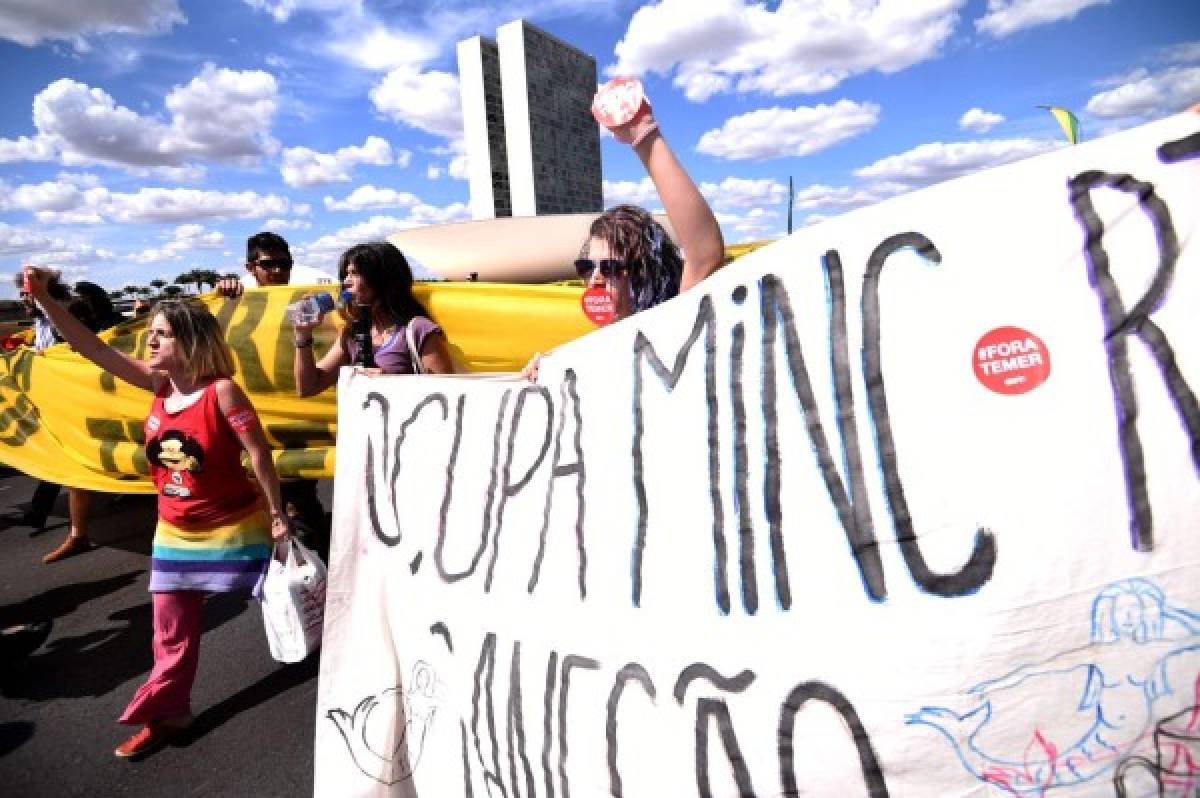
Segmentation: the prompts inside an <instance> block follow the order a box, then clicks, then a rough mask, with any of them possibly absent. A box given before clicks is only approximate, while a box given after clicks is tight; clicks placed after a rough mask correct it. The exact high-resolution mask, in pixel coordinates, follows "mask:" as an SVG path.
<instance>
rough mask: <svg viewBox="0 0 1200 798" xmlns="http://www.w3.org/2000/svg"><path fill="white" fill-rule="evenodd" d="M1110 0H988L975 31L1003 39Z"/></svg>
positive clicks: (1070, 16)
mask: <svg viewBox="0 0 1200 798" xmlns="http://www.w3.org/2000/svg"><path fill="white" fill-rule="evenodd" d="M1108 2H1109V0H988V4H987V14H985V15H984V16H982V17H980V18H979V19H977V20H975V30H977V31H979V32H980V33H986V34H987V35H989V36H992V37H994V38H997V39H1002V38H1004V37H1005V36H1009V35H1011V34H1013V33H1016V32H1017V31H1019V30H1025V29H1026V28H1036V27H1038V26H1039V25H1049V24H1050V23H1052V22H1058V21H1059V20H1063V19H1071V18H1072V17H1074V16H1075V15H1076V14H1078V13H1079V12H1080V11H1083V10H1084V9H1085V8H1090V7H1091V6H1098V5H1105V4H1107V3H1108Z"/></svg>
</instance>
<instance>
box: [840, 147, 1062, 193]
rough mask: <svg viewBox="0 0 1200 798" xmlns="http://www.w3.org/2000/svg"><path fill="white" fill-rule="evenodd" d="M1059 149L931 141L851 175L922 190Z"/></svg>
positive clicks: (890, 156)
mask: <svg viewBox="0 0 1200 798" xmlns="http://www.w3.org/2000/svg"><path fill="white" fill-rule="evenodd" d="M1059 146H1062V145H1061V144H1059V143H1058V142H1054V141H1043V140H1037V139H992V140H986V141H958V142H951V143H949V144H946V143H943V142H940V141H934V142H931V143H929V144H922V145H921V146H919V147H915V148H913V149H911V150H909V151H908V152H904V153H900V154H899V155H889V156H888V157H886V158H882V159H880V160H878V161H876V162H875V163H873V164H871V165H870V166H865V167H863V168H862V169H858V170H856V171H855V172H854V174H856V175H857V176H858V177H861V178H864V179H867V180H883V181H891V182H894V183H899V184H903V185H906V186H924V185H930V184H933V183H940V182H941V181H943V180H949V179H950V178H953V177H960V176H962V175H966V174H970V173H972V172H978V171H980V170H981V169H988V168H990V167H993V166H999V165H1001V164H1006V163H1011V162H1012V161H1019V160H1021V159H1023V158H1028V157H1030V156H1033V155H1040V154H1042V153H1044V152H1049V151H1050V150H1053V149H1056V148H1058V147H1059Z"/></svg>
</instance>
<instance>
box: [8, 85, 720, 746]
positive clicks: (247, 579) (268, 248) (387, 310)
mask: <svg viewBox="0 0 1200 798" xmlns="http://www.w3.org/2000/svg"><path fill="white" fill-rule="evenodd" d="M594 112H595V113H596V116H597V119H598V120H599V121H600V122H601V123H603V124H605V126H606V127H608V128H609V129H610V130H611V132H612V133H613V135H614V136H615V137H616V138H617V140H619V141H621V142H624V143H627V144H629V145H630V146H631V147H632V149H633V150H634V152H635V153H636V155H637V157H638V159H639V160H640V161H641V162H642V164H643V165H644V167H645V169H646V171H647V173H648V174H649V176H650V178H651V180H652V181H653V183H654V185H655V187H656V189H657V191H658V196H659V199H660V200H661V202H662V205H663V208H664V209H665V211H666V214H667V217H668V219H669V221H670V222H671V225H672V227H673V228H674V231H675V235H676V238H675V240H672V238H671V237H670V236H669V235H667V232H666V230H665V229H664V228H663V226H662V225H660V224H659V222H658V221H656V220H655V219H654V217H653V216H652V215H651V214H649V213H648V212H646V211H645V210H643V209H641V208H638V207H634V206H629V205H622V206H618V207H615V208H612V209H610V210H608V211H606V212H604V213H602V214H600V215H599V216H598V217H597V219H596V220H595V222H594V223H593V224H592V226H591V228H590V230H589V235H588V238H587V240H586V241H584V242H582V247H581V250H580V253H579V257H578V259H577V260H576V261H575V268H576V270H577V273H578V275H579V277H580V278H581V279H582V280H583V281H584V282H585V284H587V285H588V286H589V288H591V289H593V290H599V291H602V292H604V293H606V294H607V295H608V297H609V298H610V299H611V301H612V306H613V308H614V309H615V317H616V319H618V320H619V319H621V318H625V317H627V316H630V315H632V314H634V313H637V312H639V311H641V310H645V309H647V308H650V307H653V306H654V305H656V304H658V303H660V302H663V301H665V300H667V299H670V298H671V297H673V296H675V295H676V294H678V293H679V292H680V291H682V290H687V289H689V288H691V287H692V286H694V285H696V284H697V283H698V282H700V281H701V280H703V279H704V278H705V277H707V276H708V275H710V274H712V272H714V271H715V270H716V269H717V268H718V267H719V266H720V265H721V263H722V262H723V258H724V243H723V241H722V238H721V232H720V228H719V227H718V225H717V221H716V219H715V217H714V215H713V213H712V210H711V209H710V208H709V206H708V203H707V202H706V201H705V200H704V198H703V197H702V195H701V194H700V192H699V190H698V189H697V187H696V185H695V183H694V182H693V181H692V180H691V178H690V177H689V176H688V174H687V172H686V171H685V170H684V169H683V167H682V166H681V165H680V163H679V161H678V160H677V159H676V157H675V155H674V153H673V152H672V150H671V148H670V147H669V146H668V144H667V141H666V139H665V137H664V136H663V134H662V132H661V131H660V130H659V127H658V124H657V122H656V120H655V118H654V115H653V114H652V112H651V111H650V108H649V105H648V104H642V105H641V107H640V110H639V111H638V113H637V114H636V115H634V116H633V117H632V118H617V117H615V116H613V115H611V114H605V113H603V112H602V109H601V111H596V109H595V108H594ZM293 265H294V263H293V258H292V255H291V251H290V248H289V246H288V243H287V241H285V240H284V239H283V238H282V237H280V236H278V235H276V234H274V233H270V232H262V233H258V234H256V235H254V236H252V237H251V238H250V239H249V240H248V242H247V247H246V260H245V270H246V272H247V277H248V280H247V281H246V284H244V283H243V280H242V279H239V278H238V277H236V276H230V277H227V278H224V279H222V280H220V281H219V282H218V283H217V285H216V291H217V293H218V294H219V295H221V296H223V297H225V298H227V299H228V300H236V299H237V298H238V297H240V296H241V295H242V293H243V291H244V289H245V287H246V285H249V286H250V287H269V286H279V285H288V284H289V283H290V282H291V274H292V269H293ZM337 270H338V279H339V281H340V284H341V287H342V288H343V289H344V291H345V292H346V301H345V302H344V303H343V305H342V307H341V308H340V309H339V310H338V311H337V312H338V313H339V314H340V315H341V317H342V321H343V322H344V324H343V326H342V331H341V332H340V333H339V334H338V335H337V336H336V337H335V338H334V340H333V342H332V345H331V346H329V348H328V349H327V350H326V351H325V352H324V353H323V354H322V355H321V356H320V357H317V355H316V354H315V353H314V351H313V346H314V337H313V331H314V329H315V327H316V326H317V325H318V324H320V323H321V318H320V316H318V317H317V318H316V319H311V320H297V321H296V323H295V324H294V326H293V328H292V329H293V334H294V338H293V340H292V343H293V345H294V374H295V385H296V392H297V394H298V395H299V396H302V397H303V396H312V395H314V394H317V393H320V392H322V391H325V390H327V389H329V388H330V387H332V386H333V385H334V384H335V383H336V381H337V378H338V373H339V371H340V370H341V369H342V368H343V367H345V366H347V365H348V364H352V363H360V362H361V357H360V355H361V353H362V349H363V348H364V346H366V345H367V344H366V336H369V341H370V348H371V350H372V352H373V360H374V363H373V366H374V368H373V370H374V371H377V372H382V373H387V374H445V373H451V372H453V371H454V370H455V365H454V361H453V358H452V356H451V347H450V342H449V341H448V340H447V337H446V333H445V331H444V330H443V329H442V328H441V326H440V325H439V324H438V323H437V321H436V320H435V319H434V318H433V317H432V316H431V314H430V313H429V312H428V310H427V309H426V308H425V307H423V306H422V304H421V303H420V302H419V301H418V300H417V299H416V297H415V296H414V295H413V290H412V289H413V274H412V270H411V268H410V266H409V264H408V261H407V260H406V258H405V256H404V254H403V253H402V252H400V250H398V249H397V248H396V247H395V246H393V245H392V244H390V243H387V242H368V243H364V244H360V245H357V246H354V247H351V248H350V249H348V250H347V251H346V252H345V253H344V254H343V255H342V256H341V258H340V259H339V262H338V264H337ZM251 281H252V282H251ZM17 283H18V286H19V287H20V289H21V297H22V300H23V301H24V302H25V303H26V307H27V309H28V312H29V313H30V314H31V315H32V316H33V323H34V331H35V344H34V346H35V348H36V349H38V350H39V351H41V350H43V349H45V348H46V347H48V346H51V345H52V344H54V343H56V342H58V341H60V340H61V341H64V342H65V343H67V344H69V345H70V346H71V347H73V348H74V350H75V351H76V352H78V353H79V354H80V355H82V356H84V357H86V358H88V359H89V360H91V361H93V362H94V363H95V364H96V365H97V366H99V367H100V368H101V369H104V370H105V371H107V372H108V373H110V374H112V375H114V376H115V377H117V378H119V379H121V380H123V381H125V382H127V383H129V384H131V385H133V386H135V387H138V388H142V389H144V390H146V391H147V392H148V393H149V394H150V409H149V413H148V415H147V417H146V421H145V428H144V436H145V445H146V458H147V461H148V463H149V464H150V476H151V478H152V480H153V482H154V484H155V487H156V492H157V494H158V499H157V500H158V510H159V512H158V522H157V526H156V529H155V532H154V540H153V546H152V557H151V565H150V578H149V590H150V592H151V594H152V607H153V640H152V643H151V649H152V654H153V667H152V669H151V671H150V672H149V674H148V676H147V680H146V682H145V684H144V685H143V686H142V687H141V688H140V689H139V690H138V691H137V692H136V693H135V695H134V696H133V698H132V700H131V702H130V704H129V706H128V708H127V709H126V710H125V712H124V713H123V714H122V716H121V717H120V719H119V721H120V722H121V723H125V724H130V725H133V726H135V727H137V730H136V731H135V732H134V733H133V734H132V736H130V737H129V738H128V739H126V740H125V741H124V742H122V743H121V744H120V745H118V746H117V747H116V749H115V751H114V753H115V754H116V756H118V757H124V758H139V757H142V756H145V755H147V754H149V753H151V752H152V751H154V750H156V749H157V748H159V747H161V746H162V745H163V744H164V743H165V742H167V741H169V740H170V739H172V738H173V737H174V736H176V735H177V734H179V733H180V732H181V731H182V730H184V729H186V728H187V727H188V725H189V724H190V723H191V721H192V718H193V708H192V705H191V691H192V684H193V681H194V679H195V676H196V668H197V662H198V657H199V650H200V637H201V634H200V633H201V628H202V624H201V613H202V606H203V597H204V595H205V594H207V593H213V592H228V591H238V592H242V593H253V592H254V591H255V590H256V588H257V587H258V586H259V583H260V581H261V579H262V576H263V573H264V571H265V568H266V564H267V563H268V561H269V558H270V557H271V556H272V555H271V552H272V547H273V544H274V543H275V542H279V541H282V540H285V539H286V538H287V537H288V536H289V535H291V534H296V535H297V536H304V537H307V538H309V539H310V541H312V542H315V543H316V545H315V548H317V549H318V551H320V552H322V553H327V552H328V540H327V537H324V539H322V536H327V534H328V521H327V516H326V513H325V510H324V508H323V507H322V506H321V503H320V501H319V499H318V498H317V491H316V482H315V481H314V480H306V479H289V480H283V481H282V482H281V480H280V479H279V477H278V475H277V473H276V471H275V467H274V465H273V463H272V459H271V456H270V451H269V444H268V442H267V440H266V437H265V434H264V432H263V429H262V426H261V424H260V423H259V420H258V415H257V413H256V411H255V409H254V407H253V405H252V404H251V402H250V400H249V398H248V397H247V396H246V394H245V393H244V391H243V390H242V388H241V387H239V386H238V384H237V383H236V382H234V381H233V379H232V377H233V376H234V363H233V359H232V357H231V355H230V350H229V347H228V344H227V343H226V341H225V339H224V337H223V334H222V331H221V328H220V326H219V324H218V323H217V321H216V319H215V318H214V317H213V316H212V314H211V313H210V312H209V311H208V310H206V309H205V308H204V306H203V305H202V304H200V303H195V302H189V301H173V300H172V301H162V302H159V303H158V304H157V305H156V306H155V307H154V308H153V309H150V310H148V311H147V315H148V318H149V322H148V329H147V346H146V355H145V358H144V359H137V358H134V357H131V356H129V355H127V354H125V353H123V352H121V351H118V350H117V349H115V348H113V347H112V346H111V345H109V344H107V343H106V342H105V341H104V339H102V338H100V337H98V336H97V335H96V333H97V332H98V331H101V330H103V329H105V328H106V327H108V326H110V325H112V324H113V323H115V322H116V321H117V320H118V317H117V316H116V315H115V314H114V313H113V310H112V306H111V304H110V303H108V301H107V296H106V295H105V293H104V291H103V289H100V288H99V287H98V286H94V285H91V284H85V283H80V284H77V285H76V286H75V291H74V293H72V292H71V291H70V290H69V289H68V288H67V287H66V286H65V285H64V284H63V283H62V282H61V281H60V280H59V279H58V276H57V274H56V273H55V272H54V271H53V270H51V269H47V268H42V267H38V266H33V265H27V266H25V267H24V268H23V270H22V272H21V273H20V274H18V275H17ZM351 330H354V331H355V332H356V333H357V334H356V335H352V334H351ZM541 358H542V355H540V354H539V355H536V356H535V357H534V358H533V359H532V360H531V361H530V363H529V364H528V366H526V368H525V369H524V371H523V375H524V376H525V377H526V378H527V379H531V380H536V379H537V377H538V366H539V363H540V361H541ZM243 452H244V453H246V454H247V455H248V458H249V463H250V467H251V470H252V472H253V479H251V478H250V476H249V475H247V473H246V471H245V469H244V467H243V466H242V463H241V459H240V457H241V455H242V453H243ZM201 463H202V464H203V467H200V466H201ZM69 490H70V501H69V511H70V526H69V531H68V534H67V537H66V539H65V540H64V542H63V543H62V544H61V545H60V546H59V547H58V548H56V549H55V550H54V551H52V552H50V553H49V554H47V556H46V558H45V561H46V562H47V563H51V562H55V561H57V560H60V559H62V558H64V557H67V556H71V555H74V554H78V553H80V552H83V551H86V550H87V549H88V548H89V547H90V546H91V543H90V541H89V539H88V535H87V526H86V522H87V515H88V509H89V504H90V494H88V493H87V492H86V491H82V490H76V489H74V488H72V489H69ZM58 491H59V487H58V486H57V485H52V484H45V483H43V485H41V486H39V487H38V490H37V492H36V493H35V497H34V500H33V502H32V503H31V505H30V507H29V510H28V511H27V512H26V514H25V516H24V519H23V520H24V521H25V522H26V523H28V524H29V525H31V526H35V527H39V528H40V527H41V526H43V525H44V524H45V520H46V518H47V516H48V515H49V513H50V507H51V505H52V504H53V502H54V499H55V497H56V496H57V495H58ZM48 634H49V624H48V622H46V621H40V622H35V623H30V624H26V625H23V626H15V627H10V628H8V629H0V667H3V665H4V663H5V661H7V660H9V659H11V658H15V657H19V656H23V655H25V654H27V653H29V652H30V651H33V650H35V649H36V648H37V647H38V646H40V645H41V643H42V642H43V641H44V640H45V639H46V636H47V635H48Z"/></svg>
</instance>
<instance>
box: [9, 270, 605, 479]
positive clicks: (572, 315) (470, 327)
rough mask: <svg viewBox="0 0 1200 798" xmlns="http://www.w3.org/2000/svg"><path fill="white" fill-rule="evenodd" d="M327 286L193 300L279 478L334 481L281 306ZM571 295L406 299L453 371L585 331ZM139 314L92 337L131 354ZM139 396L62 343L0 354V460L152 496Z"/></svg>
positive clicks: (550, 291) (508, 365)
mask: <svg viewBox="0 0 1200 798" xmlns="http://www.w3.org/2000/svg"><path fill="white" fill-rule="evenodd" d="M327 288H328V286H307V287H305V286H289V287H279V288H270V289H254V290H250V291H247V292H246V293H245V295H243V296H242V297H241V298H240V299H237V300H226V299H222V298H220V297H218V296H216V295H215V294H209V295H207V296H204V297H201V298H200V299H199V300H197V301H201V302H204V303H205V304H206V305H207V306H208V307H209V309H210V310H211V311H212V312H213V314H214V315H215V316H216V317H217V320H218V321H219V322H220V323H221V328H222V329H223V330H224V331H225V339H226V341H227V342H228V343H229V346H230V348H231V349H232V350H233V355H234V362H235V365H236V367H237V374H236V375H235V379H236V380H237V381H238V382H239V383H241V385H242V387H243V388H245V390H246V393H247V394H248V395H249V397H250V399H251V401H252V402H253V403H254V405H255V407H256V408H257V410H258V413H259V416H260V417H261V419H262V422H263V428H264V429H265V431H266V434H267V439H268V441H269V442H270V443H271V446H272V453H273V455H274V457H275V465H276V468H277V469H278V470H279V474H280V476H282V477H331V476H333V469H334V457H333V454H334V452H333V446H334V440H335V439H336V429H335V426H334V420H335V413H336V406H335V397H334V396H333V394H332V393H331V392H328V393H325V394H322V395H320V396H316V397H313V398H311V399H299V398H297V397H296V394H295V382H294V379H293V360H294V350H293V348H292V331H291V327H290V325H289V322H288V321H287V314H286V313H285V309H286V307H287V305H288V304H289V303H290V302H293V301H295V300H297V299H299V298H300V297H301V296H303V295H304V294H306V293H309V292H311V291H314V290H326V289H327ZM580 290H581V289H579V288H572V287H565V286H553V285H548V286H522V285H496V284H486V283H456V284H449V283H420V284H417V285H416V286H415V287H414V293H415V294H416V296H417V297H418V298H419V299H420V300H421V301H422V302H424V303H425V305H426V307H427V308H428V309H429V311H430V312H431V313H433V315H434V317H435V318H436V319H437V320H438V322H439V323H440V324H441V325H442V327H443V329H444V330H445V331H446V334H447V337H448V338H449V340H450V342H451V346H452V348H453V350H454V354H455V356H456V358H457V360H458V362H459V364H460V365H461V366H463V367H464V368H466V369H469V370H471V371H483V372H490V371H515V370H517V369H519V368H520V367H521V366H522V365H524V364H525V362H526V361H527V360H528V359H529V357H530V355H532V354H533V353H534V352H536V351H539V350H546V349H550V348H553V347H554V346H557V345H558V344H560V343H562V342H563V341H566V340H570V339H571V338H574V337H577V336H579V335H582V334H584V333H585V332H586V331H587V330H588V329H591V325H590V324H589V323H588V322H587V320H586V319H584V318H582V316H580V314H579V312H578V307H579V293H580ZM148 323H149V317H148V316H147V317H143V318H142V319H139V320H134V321H129V322H126V323H124V324H121V325H119V326H118V327H116V328H114V329H113V330H110V331H108V332H105V333H103V334H102V337H104V338H105V339H106V340H107V341H109V342H110V343H111V344H112V345H113V346H115V347H117V348H118V349H120V350H121V351H123V352H126V353H127V354H130V355H133V356H135V357H142V356H144V354H145V347H146V327H147V324H148ZM338 329H339V322H338V320H337V316H336V314H330V316H329V317H328V319H327V321H325V322H324V323H323V324H322V325H321V326H320V327H318V328H317V329H316V331H315V338H316V344H315V347H316V354H317V355H318V357H319V356H320V355H322V354H324V352H325V351H326V350H327V349H328V348H329V346H330V345H331V344H332V343H333V340H334V337H335V336H336V335H337V332H338ZM150 399H151V397H150V395H149V394H148V393H146V392H145V391H141V390H139V389H136V388H132V387H130V386H128V385H126V384H124V383H122V382H121V381H119V380H116V379H114V378H113V377H112V375H109V374H106V373H104V372H102V371H101V370H100V369H98V368H96V367H95V366H93V365H92V364H91V363H90V362H89V361H87V360H85V359H84V358H82V357H81V356H79V355H77V354H75V353H74V352H72V351H71V350H70V348H69V347H67V346H66V345H59V346H54V347H51V348H49V349H48V350H46V351H45V352H44V353H41V354H38V353H35V352H34V351H33V350H31V349H21V350H18V351H16V352H12V353H8V354H3V355H0V462H3V463H5V464H6V465H10V466H13V467H14V468H17V469H19V470H21V471H24V472H25V473H27V474H31V475H33V476H36V477H39V478H41V479H47V480H50V481H52V482H57V483H60V484H64V485H71V486H73V487H79V488H88V489H91V490H101V491H112V492H118V493H151V492H153V490H154V486H153V484H152V483H151V482H150V481H149V478H148V477H147V474H148V473H149V472H148V469H147V466H146V458H145V452H144V451H143V449H142V445H143V440H142V421H143V420H144V418H145V415H146V412H147V410H148V409H149V407H150Z"/></svg>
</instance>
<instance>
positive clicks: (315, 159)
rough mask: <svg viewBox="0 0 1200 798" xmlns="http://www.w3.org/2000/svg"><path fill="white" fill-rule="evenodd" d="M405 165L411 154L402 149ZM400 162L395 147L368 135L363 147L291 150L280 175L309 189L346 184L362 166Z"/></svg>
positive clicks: (288, 181)
mask: <svg viewBox="0 0 1200 798" xmlns="http://www.w3.org/2000/svg"><path fill="white" fill-rule="evenodd" d="M401 152H403V153H405V156H403V158H404V160H405V163H407V160H408V158H410V157H411V153H408V151H407V150H402V151H401ZM395 160H396V158H395V155H394V154H393V152H392V145H391V144H389V143H388V142H387V141H386V140H384V139H382V138H380V137H379V136H367V138H366V140H365V141H364V142H363V144H362V146H361V147H342V148H341V149H339V150H337V151H336V152H332V153H325V152H317V151H315V150H310V149H309V148H308V147H288V148H287V149H285V150H284V151H283V165H282V167H281V168H280V170H279V171H280V174H281V175H283V182H285V183H287V184H288V185H289V186H292V187H293V188H307V187H309V186H319V185H325V184H328V183H345V182H349V181H350V180H351V179H352V177H353V172H354V167H355V166H357V165H359V164H369V165H372V166H386V165H388V164H391V163H393V162H394V161H395Z"/></svg>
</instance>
